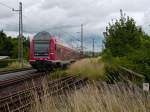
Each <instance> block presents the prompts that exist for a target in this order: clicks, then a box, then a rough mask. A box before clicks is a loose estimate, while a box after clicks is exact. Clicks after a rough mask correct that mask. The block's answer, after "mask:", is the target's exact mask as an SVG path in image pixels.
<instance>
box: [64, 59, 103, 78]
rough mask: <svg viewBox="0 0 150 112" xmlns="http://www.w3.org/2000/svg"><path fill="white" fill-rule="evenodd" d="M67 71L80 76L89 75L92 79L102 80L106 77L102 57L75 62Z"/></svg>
mask: <svg viewBox="0 0 150 112" xmlns="http://www.w3.org/2000/svg"><path fill="white" fill-rule="evenodd" d="M66 72H67V73H68V74H75V75H78V76H80V77H88V78H89V79H92V80H102V79H103V77H104V62H103V61H102V60H101V57H98V58H85V59H82V60H79V61H77V62H75V63H73V64H72V65H71V66H70V67H69V68H68V70H67V71H66Z"/></svg>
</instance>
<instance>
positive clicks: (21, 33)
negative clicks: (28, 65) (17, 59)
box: [19, 2, 23, 68]
mask: <svg viewBox="0 0 150 112" xmlns="http://www.w3.org/2000/svg"><path fill="white" fill-rule="evenodd" d="M19 6H20V8H19V10H20V11H19V13H20V14H19V15H20V44H21V45H20V48H21V53H20V55H21V67H22V68H23V22H22V2H20V3H19Z"/></svg>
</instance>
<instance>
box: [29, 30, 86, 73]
mask: <svg viewBox="0 0 150 112" xmlns="http://www.w3.org/2000/svg"><path fill="white" fill-rule="evenodd" d="M82 57H83V56H82V55H81V53H80V52H79V51H77V50H74V49H71V48H69V47H66V46H64V45H63V44H61V43H60V42H58V41H57V40H56V39H55V38H54V36H52V35H50V33H48V32H45V31H43V32H39V33H37V34H36V35H35V36H34V37H33V39H32V41H31V42H30V60H29V61H30V64H31V66H32V67H33V68H35V69H38V70H40V71H41V70H42V71H43V70H44V71H45V70H52V69H53V68H56V67H62V66H63V67H64V66H66V65H67V64H69V63H70V62H73V61H75V60H77V59H79V58H82Z"/></svg>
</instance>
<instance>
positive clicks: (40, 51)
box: [34, 41, 50, 58]
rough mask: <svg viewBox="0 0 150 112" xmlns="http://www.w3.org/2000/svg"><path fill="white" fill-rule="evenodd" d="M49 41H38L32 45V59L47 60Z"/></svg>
mask: <svg viewBox="0 0 150 112" xmlns="http://www.w3.org/2000/svg"><path fill="white" fill-rule="evenodd" d="M49 45H50V42H49V41H39V42H37V41H36V42H35V44H34V57H36V58H47V57H48V54H49Z"/></svg>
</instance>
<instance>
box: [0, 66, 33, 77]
mask: <svg viewBox="0 0 150 112" xmlns="http://www.w3.org/2000/svg"><path fill="white" fill-rule="evenodd" d="M32 69H33V68H31V67H29V68H20V69H14V70H7V71H0V75H4V74H8V73H14V72H21V71H26V70H32Z"/></svg>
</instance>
